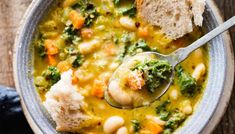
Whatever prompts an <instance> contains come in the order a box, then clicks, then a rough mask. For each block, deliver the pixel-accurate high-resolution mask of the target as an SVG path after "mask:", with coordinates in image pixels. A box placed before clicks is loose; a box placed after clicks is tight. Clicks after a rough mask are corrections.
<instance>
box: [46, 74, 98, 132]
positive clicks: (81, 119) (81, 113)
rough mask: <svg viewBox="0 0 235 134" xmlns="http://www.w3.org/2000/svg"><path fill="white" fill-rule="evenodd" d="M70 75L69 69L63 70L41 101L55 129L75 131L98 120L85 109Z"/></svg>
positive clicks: (94, 123)
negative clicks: (44, 98) (43, 100)
mask: <svg viewBox="0 0 235 134" xmlns="http://www.w3.org/2000/svg"><path fill="white" fill-rule="evenodd" d="M71 75H72V71H71V70H69V71H67V72H64V73H63V74H62V76H61V80H60V81H58V82H57V83H56V84H55V85H53V86H52V87H51V89H50V91H48V92H47V93H46V95H45V97H46V100H45V102H44V103H43V104H44V106H45V107H46V109H47V110H48V112H49V113H50V115H51V117H52V119H53V120H54V121H55V122H56V129H57V130H58V131H63V132H75V131H78V130H80V129H81V128H83V127H90V126H93V125H96V124H97V123H98V120H99V119H98V118H97V117H94V116H93V115H91V114H90V113H88V112H87V111H86V110H85V107H86V103H85V102H84V100H83V98H84V97H83V96H82V95H81V94H80V93H78V92H77V91H76V89H75V88H74V87H73V85H72V83H71V81H72V78H71Z"/></svg>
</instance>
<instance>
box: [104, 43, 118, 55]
mask: <svg viewBox="0 0 235 134" xmlns="http://www.w3.org/2000/svg"><path fill="white" fill-rule="evenodd" d="M104 50H105V52H106V53H107V54H108V55H111V56H112V55H115V54H116V53H117V47H116V46H115V44H114V43H108V44H106V45H105V47H104Z"/></svg>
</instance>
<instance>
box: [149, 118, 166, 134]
mask: <svg viewBox="0 0 235 134" xmlns="http://www.w3.org/2000/svg"><path fill="white" fill-rule="evenodd" d="M146 129H147V130H149V131H150V132H151V134H160V133H161V132H162V131H163V128H162V127H161V126H160V125H158V124H157V123H155V122H153V121H148V122H147V124H146Z"/></svg>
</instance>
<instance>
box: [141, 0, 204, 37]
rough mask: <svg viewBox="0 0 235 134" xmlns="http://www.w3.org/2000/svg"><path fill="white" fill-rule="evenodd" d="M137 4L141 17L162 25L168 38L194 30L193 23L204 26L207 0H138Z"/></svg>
mask: <svg viewBox="0 0 235 134" xmlns="http://www.w3.org/2000/svg"><path fill="white" fill-rule="evenodd" d="M136 4H137V9H138V14H139V15H140V17H142V18H144V19H145V20H147V21H148V22H149V23H150V24H152V25H155V26H159V27H161V30H162V31H163V32H164V33H165V34H166V36H167V37H168V38H171V39H177V38H180V37H182V36H184V35H185V34H187V33H190V32H192V31H193V24H195V25H197V26H202V21H203V17H202V14H203V12H204V10H205V0H136ZM193 20H194V22H193Z"/></svg>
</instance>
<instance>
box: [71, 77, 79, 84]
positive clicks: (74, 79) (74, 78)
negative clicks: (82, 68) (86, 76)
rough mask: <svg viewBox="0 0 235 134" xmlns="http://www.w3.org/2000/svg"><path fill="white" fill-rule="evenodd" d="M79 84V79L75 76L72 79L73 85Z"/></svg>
mask: <svg viewBox="0 0 235 134" xmlns="http://www.w3.org/2000/svg"><path fill="white" fill-rule="evenodd" d="M77 83H78V77H76V76H75V75H73V77H72V84H77Z"/></svg>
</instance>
